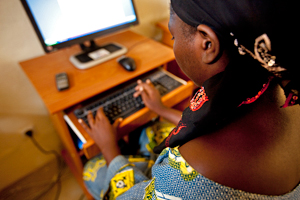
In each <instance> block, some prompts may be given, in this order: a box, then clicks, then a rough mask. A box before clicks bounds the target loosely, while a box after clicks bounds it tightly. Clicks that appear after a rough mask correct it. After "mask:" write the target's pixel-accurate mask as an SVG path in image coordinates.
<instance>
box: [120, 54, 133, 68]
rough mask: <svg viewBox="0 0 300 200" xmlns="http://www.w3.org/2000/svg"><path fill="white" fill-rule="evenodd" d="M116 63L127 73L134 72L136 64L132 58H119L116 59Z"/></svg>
mask: <svg viewBox="0 0 300 200" xmlns="http://www.w3.org/2000/svg"><path fill="white" fill-rule="evenodd" d="M117 61H118V63H119V64H120V65H121V66H122V67H123V68H124V69H126V70H127V71H134V70H135V69H136V64H135V61H134V60H133V58H130V57H127V56H121V57H120V58H118V59H117Z"/></svg>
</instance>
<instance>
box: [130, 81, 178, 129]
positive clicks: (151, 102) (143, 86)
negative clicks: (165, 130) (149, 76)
mask: <svg viewBox="0 0 300 200" xmlns="http://www.w3.org/2000/svg"><path fill="white" fill-rule="evenodd" d="M137 83H138V85H137V86H136V88H135V90H136V92H135V93H134V94H133V96H134V97H138V96H139V95H141V96H142V99H143V101H144V103H145V105H146V106H147V107H148V108H149V109H150V110H152V111H154V112H155V113H156V114H158V115H160V116H161V117H163V118H165V119H166V120H168V121H169V122H172V123H173V124H177V123H178V122H179V121H180V119H181V114H182V112H181V111H178V110H175V109H172V108H169V107H166V106H165V105H164V104H163V103H162V101H161V96H160V94H159V91H158V90H157V89H156V88H155V87H154V86H153V84H152V83H151V81H150V80H146V82H145V83H143V82H142V81H141V80H139V81H138V82H137Z"/></svg>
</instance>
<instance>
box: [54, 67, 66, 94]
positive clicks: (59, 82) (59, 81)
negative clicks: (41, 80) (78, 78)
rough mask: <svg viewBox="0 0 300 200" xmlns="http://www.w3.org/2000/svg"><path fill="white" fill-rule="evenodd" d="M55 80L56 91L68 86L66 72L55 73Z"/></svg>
mask: <svg viewBox="0 0 300 200" xmlns="http://www.w3.org/2000/svg"><path fill="white" fill-rule="evenodd" d="M55 82H56V87H57V90H58V91H62V90H66V89H68V88H69V78H68V75H67V73H65V72H62V73H59V74H56V75H55Z"/></svg>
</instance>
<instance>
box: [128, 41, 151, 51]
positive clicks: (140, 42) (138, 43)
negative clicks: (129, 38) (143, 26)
mask: <svg viewBox="0 0 300 200" xmlns="http://www.w3.org/2000/svg"><path fill="white" fill-rule="evenodd" d="M148 40H152V39H151V38H145V39H142V40H141V41H138V42H137V43H135V44H133V45H131V46H130V47H128V52H130V51H131V50H132V49H134V48H135V47H136V46H138V45H140V44H143V43H144V42H147V41H148Z"/></svg>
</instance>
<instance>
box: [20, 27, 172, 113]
mask: <svg viewBox="0 0 300 200" xmlns="http://www.w3.org/2000/svg"><path fill="white" fill-rule="evenodd" d="M107 42H117V43H120V44H122V45H124V46H125V47H127V48H128V52H127V54H126V55H127V56H130V57H132V58H134V60H135V61H136V65H137V69H136V70H135V71H134V72H128V71H126V70H125V69H123V68H122V67H121V66H120V65H119V64H118V63H117V61H116V59H112V60H110V61H107V62H105V63H102V64H100V65H97V66H95V67H92V68H89V69H86V70H79V69H77V68H75V67H74V66H73V65H72V63H71V62H70V61H69V57H70V56H71V55H73V54H76V53H79V52H80V48H79V45H75V46H72V47H70V48H66V49H62V50H59V51H57V52H53V53H50V54H47V55H44V56H41V57H37V58H34V59H30V60H27V61H23V62H20V65H21V67H22V69H23V70H24V72H25V73H26V75H27V76H28V78H29V79H30V81H31V82H32V84H33V85H34V87H35V88H36V90H37V92H38V93H39V95H40V97H41V98H42V100H43V102H44V103H45V105H46V107H47V108H48V111H49V112H50V114H53V113H56V112H58V111H61V110H64V109H66V108H69V107H70V106H73V105H75V104H77V103H80V102H82V101H83V100H86V99H88V98H90V97H92V96H94V95H96V94H99V93H101V92H103V91H105V90H107V89H109V88H112V87H114V86H116V85H119V84H121V83H123V82H125V81H128V80H130V79H132V78H134V77H136V76H138V75H141V74H144V73H145V72H147V71H150V70H152V69H154V68H156V67H158V66H161V65H163V64H164V63H167V62H169V61H171V60H174V59H175V57H174V54H173V51H172V49H171V48H169V47H167V46H164V45H162V44H161V43H158V42H156V41H154V40H152V39H149V38H146V37H144V36H141V35H139V34H136V33H134V32H132V31H128V30H127V31H124V32H119V33H116V34H114V35H109V36H107V37H101V38H99V39H97V40H96V43H98V44H102V43H107ZM60 72H66V73H67V74H68V76H69V81H70V88H69V89H68V90H65V91H62V92H58V91H57V89H56V85H55V74H57V73H60Z"/></svg>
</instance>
